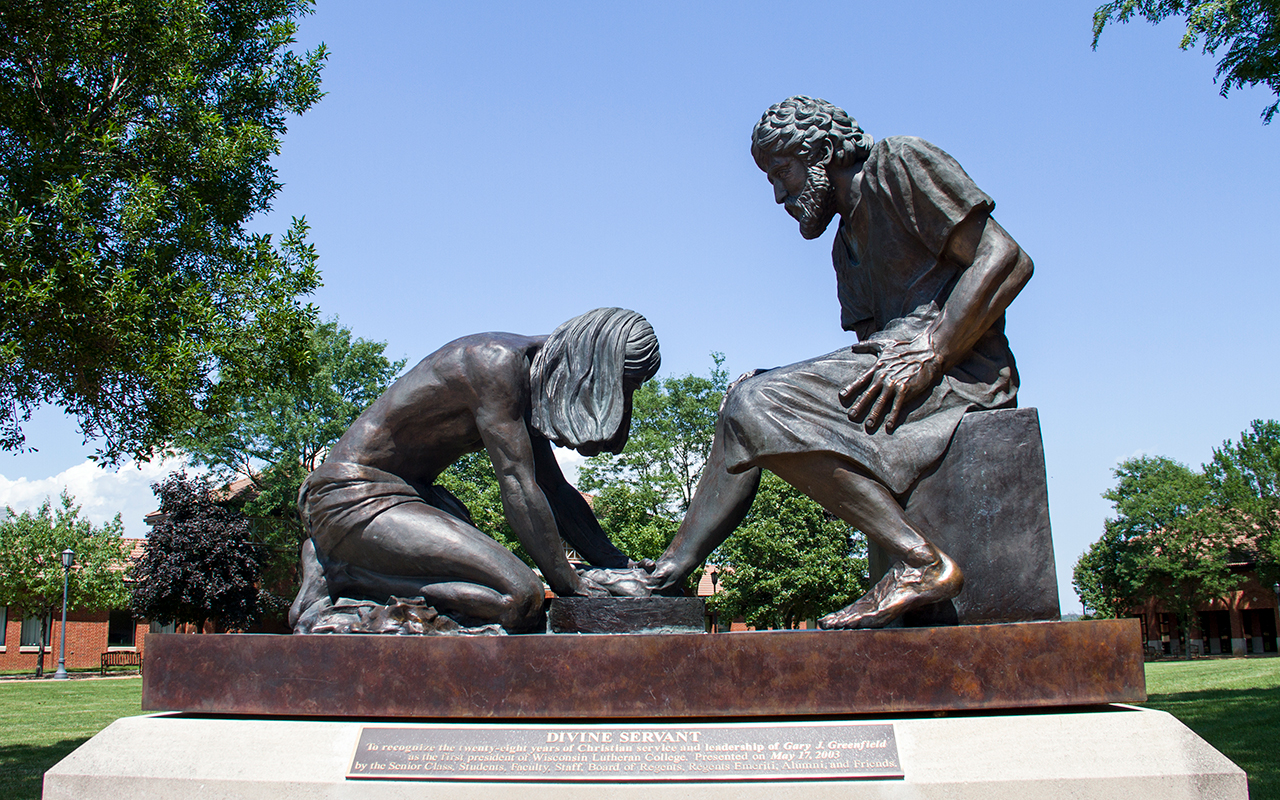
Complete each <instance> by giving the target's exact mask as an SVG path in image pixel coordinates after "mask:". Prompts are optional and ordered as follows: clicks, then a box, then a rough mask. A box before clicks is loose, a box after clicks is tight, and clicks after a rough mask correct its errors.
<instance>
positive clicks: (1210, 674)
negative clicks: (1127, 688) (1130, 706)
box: [1145, 658, 1280, 800]
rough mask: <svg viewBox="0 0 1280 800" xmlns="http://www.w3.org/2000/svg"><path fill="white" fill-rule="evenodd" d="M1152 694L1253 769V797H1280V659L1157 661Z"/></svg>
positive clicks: (1151, 702)
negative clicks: (1279, 756) (1277, 755)
mask: <svg viewBox="0 0 1280 800" xmlns="http://www.w3.org/2000/svg"><path fill="white" fill-rule="evenodd" d="M1147 695H1148V698H1149V699H1148V700H1147V702H1146V703H1145V705H1146V706H1147V707H1148V708H1158V709H1160V710H1161V711H1168V712H1169V713H1170V714H1173V715H1174V716H1175V717H1177V718H1178V719H1180V720H1182V721H1183V723H1185V724H1186V726H1187V727H1188V728H1190V729H1191V730H1193V731H1195V732H1196V733H1198V734H1200V736H1201V737H1203V738H1204V739H1205V741H1207V742H1209V744H1211V745H1213V746H1214V747H1216V748H1217V749H1218V750H1219V751H1220V752H1221V753H1222V754H1223V755H1225V756H1226V757H1227V758H1229V759H1231V760H1232V761H1234V762H1236V763H1237V764H1239V765H1240V767H1241V769H1243V770H1244V771H1245V772H1247V773H1248V774H1249V797H1250V799H1251V800H1280V766H1277V763H1276V762H1277V760H1278V759H1277V757H1276V753H1277V752H1278V751H1280V745H1278V744H1277V739H1280V658H1252V659H1244V658H1233V659H1205V660H1196V661H1157V662H1154V663H1151V664H1147Z"/></svg>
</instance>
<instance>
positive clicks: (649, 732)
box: [347, 723, 903, 781]
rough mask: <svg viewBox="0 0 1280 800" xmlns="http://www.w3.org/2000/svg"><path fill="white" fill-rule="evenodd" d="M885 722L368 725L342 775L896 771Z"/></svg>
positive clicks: (510, 777)
mask: <svg viewBox="0 0 1280 800" xmlns="http://www.w3.org/2000/svg"><path fill="white" fill-rule="evenodd" d="M902 775H903V773H902V766H901V765H900V764H899V762H898V745H897V741H896V740H895V738H894V731H893V725H892V724H852V723H736V724H725V725H645V724H634V725H628V724H618V725H484V724H474V725H468V724H453V725H388V726H382V725H366V726H364V727H362V728H361V730H360V741H359V743H358V744H357V745H356V752H355V755H353V756H352V758H351V768H350V770H349V771H348V772H347V777H348V778H363V779H384V780H386V779H394V780H431V781H439V780H475V781H522V780H532V781H620V780H621V781H733V780H791V779H806V780H813V779H822V778H826V779H848V778H901V777H902Z"/></svg>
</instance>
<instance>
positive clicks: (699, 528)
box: [649, 435, 760, 594]
mask: <svg viewBox="0 0 1280 800" xmlns="http://www.w3.org/2000/svg"><path fill="white" fill-rule="evenodd" d="M759 488H760V470H759V469H750V470H747V471H746V472H743V473H741V474H738V475H731V474H730V473H729V472H727V471H726V470H725V468H724V448H723V446H722V445H721V444H720V437H719V436H718V435H717V436H716V438H715V439H714V440H713V441H712V443H711V454H710V455H709V456H708V457H707V463H706V465H705V466H703V468H702V477H701V478H699V479H698V488H697V490H696V491H695V492H694V495H693V502H691V503H690V504H689V511H688V512H687V513H686V514H685V515H684V520H683V521H681V523H680V530H679V531H677V532H676V536H675V538H674V539H672V540H671V544H670V545H668V546H667V550H666V552H665V553H663V554H662V558H660V559H658V563H657V566H656V567H655V568H654V570H653V574H652V575H651V576H650V578H649V582H650V586H651V587H652V588H653V593H654V594H667V593H673V592H678V591H680V590H681V589H683V588H684V582H685V579H686V578H688V577H689V575H690V574H691V573H692V572H693V571H694V570H695V569H697V568H698V565H699V564H701V563H702V562H703V561H705V560H706V558H707V556H709V555H711V551H712V550H714V549H716V548H717V547H719V546H720V543H721V542H723V541H724V540H725V539H727V538H729V534H731V533H733V531H734V529H735V528H737V527H738V525H739V524H740V523H741V522H742V520H743V519H744V518H745V517H746V516H747V512H748V511H750V510H751V501H753V500H755V497H756V490H757V489H759Z"/></svg>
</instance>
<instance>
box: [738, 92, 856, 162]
mask: <svg viewBox="0 0 1280 800" xmlns="http://www.w3.org/2000/svg"><path fill="white" fill-rule="evenodd" d="M873 144H875V139H873V138H872V137H871V135H870V134H868V133H867V132H866V131H864V130H862V128H860V127H858V123H857V121H856V120H855V119H854V118H853V117H850V116H849V115H848V114H847V113H846V112H845V110H844V109H842V108H839V107H837V106H834V105H832V104H831V103H828V102H827V101H826V100H816V99H814V98H812V97H805V96H804V95H802V94H798V95H796V96H795V97H788V98H787V99H786V100H783V101H782V102H781V103H775V104H774V105H772V106H770V107H769V110H768V111H766V112H764V115H763V116H761V117H760V121H759V122H757V123H756V127H755V129H754V130H752V131H751V155H752V157H754V158H755V160H756V166H758V167H760V169H762V170H767V167H766V163H765V162H766V159H767V157H768V156H769V155H771V154H778V153H789V154H792V155H795V156H797V157H799V158H801V159H803V160H804V162H805V163H806V164H810V165H812V164H813V163H814V162H815V160H816V157H817V156H818V154H820V153H822V152H823V151H824V149H825V148H824V145H829V146H830V148H831V158H830V161H829V163H830V164H833V165H835V166H847V165H851V164H855V163H857V162H858V161H861V160H862V159H864V158H866V157H867V154H868V153H870V152H871V145H873Z"/></svg>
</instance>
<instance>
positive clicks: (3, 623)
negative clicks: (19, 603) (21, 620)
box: [0, 606, 9, 647]
mask: <svg viewBox="0 0 1280 800" xmlns="http://www.w3.org/2000/svg"><path fill="white" fill-rule="evenodd" d="M7 627H9V607H8V606H4V607H3V608H0V647H4V629H5V628H7Z"/></svg>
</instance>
